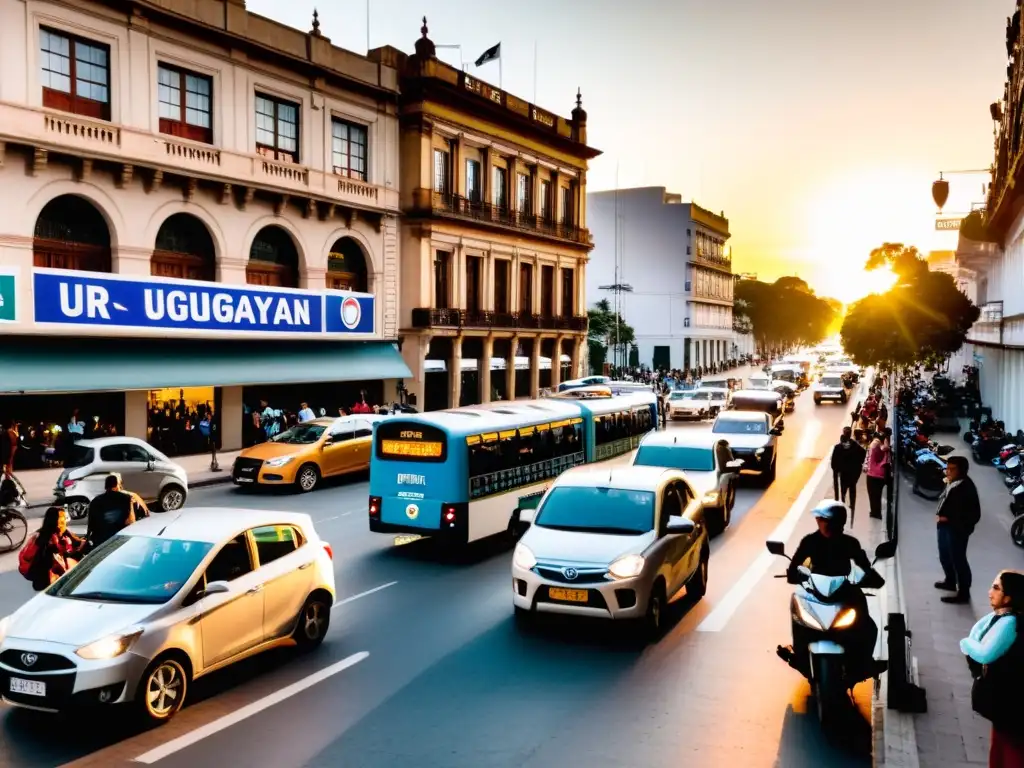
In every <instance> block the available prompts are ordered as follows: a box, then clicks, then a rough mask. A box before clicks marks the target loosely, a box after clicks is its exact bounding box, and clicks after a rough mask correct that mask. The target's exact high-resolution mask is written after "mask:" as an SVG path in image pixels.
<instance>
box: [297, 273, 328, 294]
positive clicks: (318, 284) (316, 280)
mask: <svg viewBox="0 0 1024 768" xmlns="http://www.w3.org/2000/svg"><path fill="white" fill-rule="evenodd" d="M299 288H303V289H305V290H307V291H323V290H326V289H327V269H326V268H320V267H314V268H311V269H306V270H305V271H304V272H302V273H301V274H300V275H299Z"/></svg>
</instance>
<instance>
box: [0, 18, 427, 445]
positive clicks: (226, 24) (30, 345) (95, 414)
mask: <svg viewBox="0 0 1024 768" xmlns="http://www.w3.org/2000/svg"><path fill="white" fill-rule="evenodd" d="M318 27H319V23H318V22H317V21H316V20H315V19H314V21H313V29H312V30H310V31H309V32H303V31H300V30H296V29H291V28H288V27H285V26H283V25H281V24H278V23H276V22H273V21H271V20H269V19H266V18H263V17H261V16H257V15H255V14H250V13H249V12H247V11H246V9H245V4H244V0H203V2H201V3H195V2H188V1H187V0H161V1H159V2H156V1H154V2H148V1H146V0H140V1H139V2H134V3H132V4H131V8H130V9H128V11H127V12H126V8H125V6H124V4H123V3H119V2H116V0H64V1H62V2H45V1H43V2H28V3H26V2H21V1H19V0H3V1H2V2H0V190H2V192H0V196H2V202H3V204H2V205H0V370H2V375H0V421H3V420H6V419H12V418H13V419H16V420H18V421H21V422H22V423H23V425H24V426H25V427H29V426H34V425H37V424H43V425H57V426H58V427H63V426H65V425H67V424H68V423H69V419H70V418H71V417H72V413H73V412H74V411H76V410H77V411H79V418H81V419H82V420H85V421H87V422H88V423H90V424H92V423H93V422H94V419H95V423H96V424H97V425H98V426H99V428H100V429H103V430H113V431H116V432H117V433H120V434H128V435H132V436H136V437H141V438H147V437H152V436H153V433H154V431H157V432H161V431H167V430H180V431H182V432H183V433H187V432H188V431H189V429H190V428H194V427H195V423H196V419H195V415H196V414H197V412H201V411H202V410H203V409H204V408H205V407H207V404H209V405H210V406H213V408H214V409H215V412H216V415H217V417H218V418H219V420H220V427H219V435H220V438H221V441H222V447H223V448H225V449H231V448H238V447H240V446H241V445H242V442H243V440H244V439H245V435H246V434H247V433H248V432H249V431H250V429H249V427H250V426H251V422H252V420H251V419H247V418H245V417H244V413H245V410H246V407H247V406H248V407H251V408H258V407H259V403H260V401H261V400H267V401H269V402H270V404H271V406H273V407H277V408H281V409H286V410H296V409H297V408H298V405H299V403H300V402H302V401H307V402H308V403H309V404H310V405H311V406H313V407H314V408H317V409H319V408H321V407H322V408H325V409H327V410H328V412H329V413H337V408H338V407H339V406H343V405H344V406H351V405H352V404H353V403H355V402H356V401H358V399H359V397H360V391H361V390H367V398H368V399H369V400H371V401H374V402H378V403H379V402H381V401H383V400H387V399H390V398H391V397H393V396H394V393H395V391H396V385H397V382H398V380H400V379H402V378H404V377H407V376H408V375H409V370H408V368H407V367H406V366H405V364H404V363H403V362H402V360H401V356H400V354H399V352H398V351H397V349H396V348H395V344H394V341H395V340H396V339H397V335H398V296H399V286H398V225H397V214H398V212H399V198H398V190H397V183H398V116H397V112H398V105H397V99H398V73H397V72H396V70H395V69H394V68H392V67H388V66H386V65H383V64H380V63H378V62H375V61H371V60H369V59H367V58H366V57H364V56H360V55H357V54H354V53H351V52H349V51H345V50H342V49H340V48H337V47H335V46H333V45H332V44H331V42H330V40H328V39H327V38H325V37H323V36H322V35H321V34H320V32H319V29H318ZM183 422H188V426H186V425H185V424H184V423H183ZM87 431H88V430H87ZM192 442H193V441H192V440H191V438H190V437H189V436H188V435H187V434H186V436H185V437H183V438H182V439H181V440H178V439H177V438H175V443H176V444H175V446H174V447H173V451H174V452H177V453H183V452H189V451H188V449H189V448H190V447H193V446H192ZM160 447H164V446H163V445H161V446H160ZM22 453H24V452H22Z"/></svg>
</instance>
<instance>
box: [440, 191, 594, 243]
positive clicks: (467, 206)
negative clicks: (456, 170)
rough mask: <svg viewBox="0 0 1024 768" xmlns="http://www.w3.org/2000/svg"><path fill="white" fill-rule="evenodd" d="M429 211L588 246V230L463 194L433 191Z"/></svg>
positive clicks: (446, 216)
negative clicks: (480, 200) (477, 199)
mask: <svg viewBox="0 0 1024 768" xmlns="http://www.w3.org/2000/svg"><path fill="white" fill-rule="evenodd" d="M431 212H432V213H433V214H434V215H435V216H443V217H445V218H452V219H460V220H462V221H470V222H474V223H478V224H483V225H486V226H493V227H499V228H502V229H514V230H517V231H519V232H526V233H529V234H533V235H538V236H540V237H551V238H555V239H558V240H569V241H571V242H574V243H581V244H583V245H589V244H590V231H589V230H587V229H585V228H583V227H578V226H576V225H575V224H569V223H566V222H561V221H554V220H552V219H549V218H545V217H544V216H536V215H534V214H531V213H523V212H521V211H516V210H513V209H511V208H508V207H506V206H498V205H492V204H491V203H484V202H479V201H476V200H472V199H470V198H468V197H464V196H462V195H453V194H444V193H439V192H435V193H433V196H432V201H431Z"/></svg>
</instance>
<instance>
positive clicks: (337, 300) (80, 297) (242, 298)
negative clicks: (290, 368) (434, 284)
mask: <svg viewBox="0 0 1024 768" xmlns="http://www.w3.org/2000/svg"><path fill="white" fill-rule="evenodd" d="M33 286H34V297H33V298H34V302H33V303H34V306H35V321H36V322H37V323H60V324H65V325H82V326H113V327H123V328H160V329H166V330H171V331H174V330H190V331H217V332H224V331H234V332H250V333H271V334H274V333H297V334H322V333H330V334H356V333H358V334H364V333H373V316H374V306H373V301H374V298H373V297H372V296H366V295H365V294H351V293H348V292H342V291H323V292H318V291H303V290H289V289H284V288H257V287H250V286H245V287H242V286H229V285H222V284H220V283H207V282H202V281H195V280H173V279H168V278H163V279H160V278H146V279H140V278H134V277H125V276H120V275H106V274H98V273H95V272H73V271H68V270H58V269H36V270H35V271H34V272H33Z"/></svg>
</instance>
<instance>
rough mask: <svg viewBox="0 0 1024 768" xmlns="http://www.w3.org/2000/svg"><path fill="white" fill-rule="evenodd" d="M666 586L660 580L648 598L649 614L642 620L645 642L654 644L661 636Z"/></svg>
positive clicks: (642, 632)
mask: <svg viewBox="0 0 1024 768" xmlns="http://www.w3.org/2000/svg"><path fill="white" fill-rule="evenodd" d="M667 603H668V600H667V598H666V596H665V585H664V584H663V583H662V582H661V581H660V580H659V581H658V583H657V584H655V585H654V589H653V590H651V595H650V597H648V598H647V612H646V613H645V614H644V617H643V619H642V620H641V630H640V631H641V634H642V635H643V638H644V640H646V641H648V642H654V641H656V640H657V639H658V638H659V637H660V636H661V629H662V621H663V620H664V618H665V607H666V604H667Z"/></svg>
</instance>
